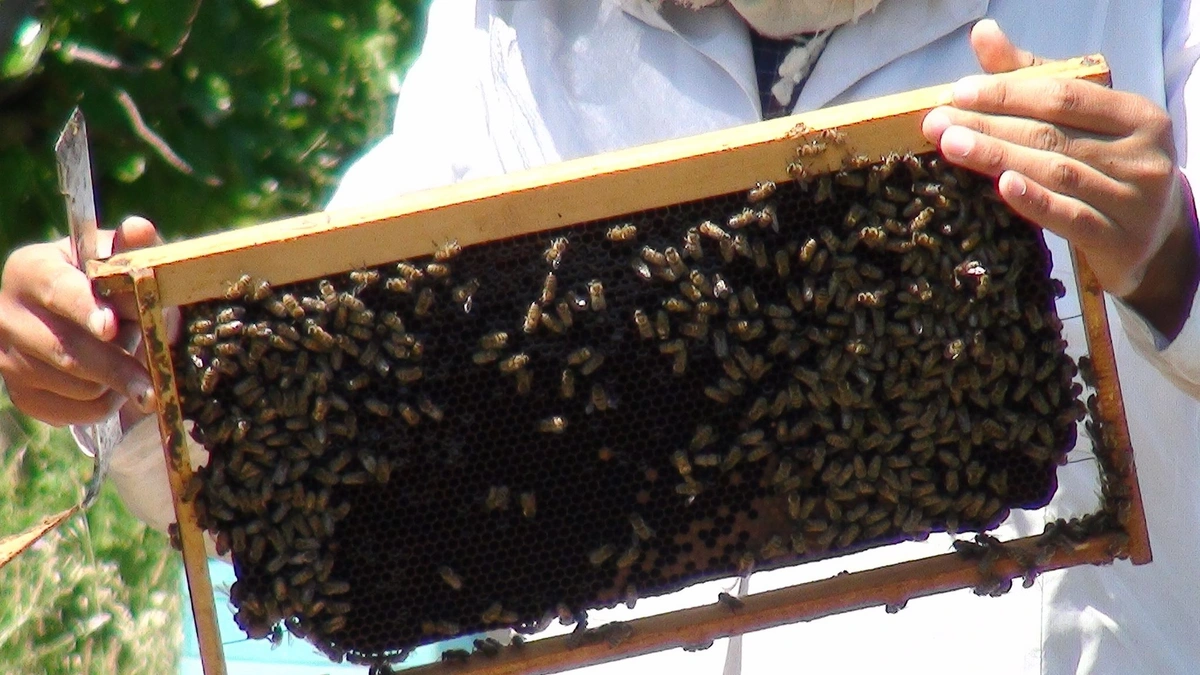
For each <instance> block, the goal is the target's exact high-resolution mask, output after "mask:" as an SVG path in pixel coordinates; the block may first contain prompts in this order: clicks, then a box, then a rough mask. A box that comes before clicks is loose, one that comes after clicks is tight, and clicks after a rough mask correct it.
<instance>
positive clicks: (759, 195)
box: [746, 180, 775, 204]
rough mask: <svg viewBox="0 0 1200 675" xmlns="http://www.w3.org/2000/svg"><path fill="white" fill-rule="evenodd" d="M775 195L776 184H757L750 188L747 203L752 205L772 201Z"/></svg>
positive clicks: (771, 182) (769, 182) (765, 182)
mask: <svg viewBox="0 0 1200 675" xmlns="http://www.w3.org/2000/svg"><path fill="white" fill-rule="evenodd" d="M774 194H775V183H774V182H773V181H769V180H768V181H763V182H759V183H756V184H755V185H754V187H752V188H750V192H749V193H748V194H747V195H746V199H747V201H749V202H750V203H751V204H757V203H758V202H762V201H765V200H767V199H770V198H771V197H772V196H773V195H774Z"/></svg>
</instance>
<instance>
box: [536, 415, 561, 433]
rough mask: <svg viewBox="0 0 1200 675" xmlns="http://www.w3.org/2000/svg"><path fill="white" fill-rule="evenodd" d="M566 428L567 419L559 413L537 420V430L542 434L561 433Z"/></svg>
mask: <svg viewBox="0 0 1200 675" xmlns="http://www.w3.org/2000/svg"><path fill="white" fill-rule="evenodd" d="M566 430H567V420H566V418H564V417H562V416H560V415H554V416H552V417H547V418H546V419H544V420H542V421H540V422H538V431H540V432H542V433H544V434H561V433H563V432H564V431H566Z"/></svg>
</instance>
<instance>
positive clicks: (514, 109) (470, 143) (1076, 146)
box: [0, 0, 1200, 675]
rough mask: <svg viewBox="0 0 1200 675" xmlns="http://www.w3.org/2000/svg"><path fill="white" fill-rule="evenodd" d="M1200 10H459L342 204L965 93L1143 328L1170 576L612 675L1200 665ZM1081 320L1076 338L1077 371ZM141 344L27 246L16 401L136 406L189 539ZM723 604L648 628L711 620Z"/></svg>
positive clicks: (946, 610)
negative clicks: (1022, 74)
mask: <svg viewBox="0 0 1200 675" xmlns="http://www.w3.org/2000/svg"><path fill="white" fill-rule="evenodd" d="M1197 14H1200V9H1198V10H1195V11H1193V9H1192V7H1191V5H1190V3H1189V2H1187V1H1186V0H1176V1H1170V0H1161V1H1155V0H1111V1H1110V2H1104V3H1096V2H1090V1H1086V0H1061V1H1059V2H1042V1H1039V0H992V1H991V2H988V1H987V0H882V1H880V0H730V1H729V2H715V1H713V0H586V1H585V0H571V1H568V0H491V1H488V0H479V1H477V2H468V1H467V0H436V1H435V2H434V3H433V6H432V8H431V10H430V12H429V30H428V37H427V38H426V40H425V43H424V49H423V53H422V55H421V57H420V58H419V59H418V61H417V62H416V64H415V65H414V66H413V68H412V70H411V72H410V73H409V74H408V76H407V79H406V81H405V83H404V86H403V88H402V91H401V94H400V100H399V104H398V109H397V113H396V124H395V131H394V133H393V134H392V135H391V136H389V137H387V138H386V139H383V140H382V141H381V142H380V143H379V145H378V146H376V147H375V148H374V149H373V150H372V151H370V152H369V153H368V154H367V155H366V156H364V157H363V158H362V159H361V160H359V161H358V162H357V163H356V164H355V165H354V166H353V167H351V168H350V170H349V171H348V173H347V174H346V177H345V179H344V181H343V183H342V185H341V188H340V190H339V191H338V193H337V195H336V196H335V197H334V199H333V202H332V203H331V204H330V207H331V208H337V207H347V206H352V205H353V206H357V205H362V204H365V203H367V202H370V201H374V200H379V199H384V198H387V197H389V196H394V195H397V194H401V193H405V192H410V191H414V190H419V189H423V188H428V187H433V186H437V185H444V184H448V183H453V182H458V181H463V180H469V179H472V178H478V177H483V176H489V175H495V174H500V173H508V172H513V171H519V170H522V169H526V168H530V167H533V166H538V165H543V164H548V163H552V162H557V161H562V160H566V159H572V158H577V157H583V156H586V155H591V154H594V153H599V152H605V151H609V150H616V149H620V148H626V147H629V146H634V145H639V144H644V143H651V142H655V141H660V140H664V139H668V138H675V137H680V136H687V135H692V134H697V133H701V132H706V131H712V130H717V129H724V128H728V127H733V126H736V125H740V124H746V123H750V122H754V121H757V120H760V119H762V118H763V117H764V116H774V115H778V114H781V113H788V112H791V111H797V112H799V111H805V110H812V109H815V108H820V107H824V106H829V105H836V104H839V103H845V102H849V101H854V100H860V99H866V98H871V97H875V96H880V95H884V94H890V93H894V92H898V91H904V90H909V89H914V88H917V87H923V86H927V85H933V84H940V83H946V82H954V81H956V80H957V81H958V85H957V87H956V89H955V97H954V106H952V107H948V108H945V109H939V110H936V111H934V112H933V113H931V114H930V115H928V116H927V117H926V119H925V121H924V131H925V133H926V135H927V136H928V137H929V138H930V139H931V140H933V141H935V142H937V143H938V145H939V148H940V149H941V151H942V152H943V154H944V155H945V156H946V157H947V158H948V159H949V160H950V161H953V162H955V163H958V164H961V165H963V166H966V167H969V168H971V169H975V170H979V171H983V172H985V173H988V174H990V175H993V176H995V177H996V178H997V180H998V185H999V190H1000V192H1001V194H1002V195H1003V197H1004V198H1005V200H1006V201H1008V203H1009V204H1010V205H1011V206H1012V207H1013V208H1014V209H1016V210H1017V211H1019V212H1021V213H1023V214H1025V215H1026V216H1028V217H1029V218H1030V219H1031V220H1033V221H1034V222H1037V223H1039V224H1040V225H1042V226H1043V227H1045V228H1046V230H1047V231H1048V233H1047V239H1048V241H1049V243H1050V247H1051V249H1052V251H1053V254H1054V259H1055V265H1056V267H1055V274H1056V276H1058V277H1059V278H1062V279H1064V280H1065V281H1068V286H1072V285H1073V284H1071V283H1070V280H1071V279H1072V278H1073V277H1072V274H1071V272H1070V260H1069V257H1068V255H1067V249H1066V244H1065V242H1064V241H1063V239H1061V238H1060V237H1059V236H1057V235H1061V236H1063V237H1066V238H1067V239H1070V240H1072V241H1074V242H1075V243H1076V244H1077V245H1078V246H1079V247H1080V248H1081V249H1082V250H1083V251H1084V253H1085V255H1086V256H1087V258H1088V260H1089V261H1090V262H1091V264H1092V265H1093V267H1095V269H1096V270H1097V272H1098V273H1099V275H1100V279H1101V282H1102V283H1103V284H1104V286H1105V288H1106V289H1107V290H1108V291H1109V292H1110V293H1111V294H1112V298H1113V303H1112V311H1110V314H1111V315H1112V316H1113V318H1114V319H1117V318H1119V322H1120V325H1121V326H1122V328H1123V330H1119V331H1116V332H1115V333H1114V342H1115V347H1116V351H1117V359H1118V364H1119V369H1120V379H1121V386H1122V389H1123V392H1124V397H1125V405H1126V410H1127V414H1128V417H1129V425H1130V431H1131V434H1132V439H1133V445H1134V447H1135V448H1136V461H1137V469H1138V474H1139V477H1140V480H1141V483H1142V486H1143V498H1144V500H1145V509H1146V519H1147V521H1148V523H1149V527H1150V535H1151V542H1152V546H1153V549H1154V563H1153V564H1151V565H1148V566H1143V567H1134V566H1132V565H1129V564H1127V563H1123V562H1120V563H1117V564H1114V565H1112V566H1110V567H1103V568H1098V567H1083V568H1075V569H1071V570H1068V571H1065V572H1057V573H1051V574H1046V575H1044V576H1042V577H1041V578H1040V579H1039V580H1038V582H1037V583H1036V584H1035V585H1034V586H1033V587H1032V588H1029V589H1019V588H1018V589H1016V590H1014V591H1012V592H1011V593H1009V594H1008V595H1006V596H1004V597H1002V598H999V599H991V598H977V597H974V596H973V595H972V594H971V593H970V592H965V591H964V592H956V593H950V594H946V595H942V596H937V597H933V598H926V599H921V600H915V601H913V602H911V603H909V606H908V607H907V608H906V609H904V610H903V611H902V612H900V613H899V614H897V615H894V616H893V615H888V614H885V613H884V612H883V610H882V609H878V608H876V609H870V610H861V611H856V612H851V613H847V614H843V615H839V616H835V617H832V618H828V619H823V620H820V621H816V622H812V623H809V624H800V625H796V626H788V627H783V628H777V629H772V630H767V631H763V632H760V633H754V634H750V635H747V636H745V637H744V638H739V639H733V640H726V641H720V642H718V643H717V645H715V646H714V647H713V648H711V649H708V650H706V651H702V652H697V653H684V652H680V651H672V652H665V653H661V654H655V655H650V656H646V657H639V658H637V659H633V660H630V661H626V662H622V663H617V664H608V665H605V666H598V667H595V668H594V669H589V672H613V673H617V672H620V673H622V674H623V675H629V674H630V673H662V672H672V673H674V672H696V673H714V674H715V673H721V672H725V673H730V674H734V673H746V674H752V673H753V674H757V673H764V674H765V673H776V672H781V671H783V672H788V671H791V670H795V671H801V670H802V671H803V672H826V673H834V672H836V673H873V672H911V673H956V674H957V673H962V672H970V673H974V674H983V673H997V674H1004V675H1012V674H1014V673H1042V672H1044V673H1050V674H1060V673H1063V674H1065V673H1092V674H1100V673H1112V674H1114V675H1115V674H1121V675H1127V674H1133V673H1154V674H1161V673H1180V674H1182V673H1194V672H1196V668H1197V664H1200V639H1196V635H1195V631H1196V627H1197V626H1200V585H1198V584H1196V583H1195V579H1194V577H1195V561H1197V560H1200V537H1197V536H1196V533H1195V524H1196V522H1197V519H1198V518H1200V489H1198V488H1200V452H1198V444H1197V440H1198V439H1197V433H1198V430H1200V415H1198V413H1200V407H1198V404H1197V402H1196V401H1195V400H1193V399H1192V398H1189V397H1188V396H1187V395H1185V393H1184V392H1188V393H1190V394H1191V395H1192V396H1200V358H1195V357H1194V355H1195V354H1196V353H1197V351H1198V350H1200V317H1197V316H1195V315H1196V312H1195V311H1194V310H1193V302H1194V296H1195V289H1196V279H1197V231H1196V220H1195V209H1194V206H1193V205H1192V196H1191V190H1190V188H1189V187H1188V184H1187V181H1186V179H1185V175H1186V174H1187V173H1188V171H1189V161H1188V160H1189V157H1188V149H1189V147H1190V146H1191V143H1190V142H1189V141H1190V139H1191V138H1193V137H1194V136H1196V135H1197V132H1196V131H1194V130H1193V129H1192V128H1191V126H1190V125H1189V121H1190V118H1189V114H1188V113H1189V110H1188V104H1189V103H1195V104H1196V105H1200V102H1197V101H1196V99H1197V97H1200V92H1198V91H1197V88H1198V87H1200V80H1197V81H1193V79H1192V73H1193V70H1194V67H1195V63H1196V60H1197V56H1198V55H1200V46H1198V45H1197V44H1196V38H1195V37H1194V36H1193V27H1194V26H1195V25H1196V23H1197V21H1200V17H1198V16H1197ZM984 19H994V20H995V21H994V22H993V21H991V20H986V21H985V20H984ZM997 24H998V25H997ZM1001 27H1002V28H1003V31H1004V32H1003V33H1002V32H1001ZM1014 45H1017V46H1019V47H1020V48H1019V49H1018V48H1017V47H1016V46H1014ZM1025 50H1028V51H1025ZM1095 52H1100V53H1103V54H1104V56H1105V57H1106V58H1107V59H1108V62H1109V64H1110V66H1111V68H1112V73H1113V90H1111V91H1109V90H1105V89H1103V88H1101V87H1099V86H1096V85H1090V84H1083V83H1074V82H1063V81H1054V80H1032V81H1025V82H1021V83H1015V82H1010V83H1001V82H998V81H996V80H994V79H989V78H978V77H973V78H971V77H967V76H970V75H973V74H978V73H981V72H1000V71H1007V70H1012V69H1016V68H1020V67H1023V66H1027V65H1030V64H1032V63H1033V62H1034V60H1035V55H1036V57H1041V58H1057V57H1068V56H1077V55H1083V54H1089V53H1095ZM960 78H967V79H960ZM117 237H118V239H119V241H118V246H119V247H122V246H123V247H136V246H140V245H146V244H148V243H150V242H151V241H152V240H153V237H154V231H153V227H152V226H151V225H150V224H149V223H146V222H145V221H142V220H138V219H135V220H131V221H129V222H127V223H126V224H124V225H123V226H122V228H120V229H119V232H118V235H117ZM1069 297H1070V296H1069ZM1117 298H1121V299H1120V300H1118V299H1117ZM1072 311H1075V312H1076V313H1077V306H1074V305H1072V302H1071V301H1070V300H1067V301H1064V302H1061V303H1060V304H1059V312H1060V315H1062V316H1063V317H1064V318H1068V317H1070V316H1071V315H1072V314H1071V313H1072ZM1078 324H1079V322H1078V321H1075V322H1071V321H1068V322H1067V332H1068V335H1067V337H1068V339H1069V340H1070V341H1071V343H1072V349H1073V351H1074V352H1075V353H1079V351H1080V350H1081V349H1082V333H1081V329H1080V327H1079V325H1078ZM115 334H116V318H115V315H114V314H113V312H112V311H111V310H110V309H109V308H105V307H103V306H100V305H97V304H96V301H95V300H93V299H92V297H91V293H90V288H89V286H88V284H87V282H86V279H84V278H83V276H82V275H81V274H79V273H78V272H77V271H76V270H75V269H74V268H73V267H72V266H71V265H70V260H69V256H68V252H67V247H66V245H65V244H63V243H62V242H58V243H51V244H41V245H35V246H31V247H27V248H26V249H22V250H21V251H19V252H17V253H14V254H13V256H12V257H11V258H10V260H9V261H8V263H7V264H6V266H5V270H4V277H3V283H2V285H0V347H2V348H3V352H2V353H0V374H2V375H3V377H4V379H5V381H6V383H7V385H8V388H9V391H10V393H11V394H12V398H13V400H14V402H16V403H17V405H18V406H19V407H20V408H21V409H22V410H24V411H26V412H28V413H29V414H32V415H34V416H36V417H40V418H42V419H45V420H48V421H51V422H54V423H59V424H62V423H76V424H82V423H90V422H94V421H96V420H98V419H100V418H103V417H104V416H105V415H106V414H107V413H108V412H110V411H111V409H113V408H115V407H117V406H119V405H120V404H121V403H123V402H125V401H126V400H129V401H130V402H129V403H127V404H126V405H125V420H124V423H123V424H122V427H123V428H124V430H125V438H124V440H123V441H122V442H121V446H120V448H119V450H120V452H119V453H118V457H117V459H116V460H115V461H114V467H113V471H114V480H116V482H117V483H118V486H119V487H121V488H122V494H123V496H124V497H125V499H126V500H127V501H128V502H129V504H130V506H131V508H132V509H133V510H134V511H135V512H136V513H138V515H139V516H141V517H142V518H144V519H146V520H147V521H149V522H151V523H152V524H155V525H156V526H158V527H163V526H165V524H166V523H167V522H169V521H170V520H171V519H172V515H171V507H170V499H169V496H168V495H167V494H166V492H165V486H166V480H165V478H164V477H163V476H162V473H163V471H164V469H163V466H162V459H161V454H160V450H159V447H158V439H157V431H156V430H155V428H154V425H153V424H152V423H149V424H147V423H141V424H137V420H138V419H140V418H141V417H142V415H144V412H143V411H144V410H145V409H147V403H148V401H147V396H148V393H147V390H148V379H147V378H146V375H145V373H144V371H142V370H141V369H140V366H139V365H138V364H137V362H136V360H134V359H132V358H130V357H128V356H127V355H125V354H124V353H122V352H121V351H120V350H119V349H118V348H116V347H114V346H113V345H112V343H111V340H112V339H113V338H114V337H115ZM1172 382H1173V383H1175V384H1176V385H1178V387H1174V386H1171V383H1172ZM85 436H86V434H82V433H81V434H80V437H81V438H85ZM84 442H85V444H86V443H87V441H86V439H85V441H84ZM1095 473H1096V469H1095V466H1094V462H1090V461H1079V462H1073V463H1070V464H1068V465H1067V466H1064V467H1062V468H1061V469H1060V473H1059V476H1060V483H1061V484H1062V486H1063V489H1061V490H1060V492H1059V496H1058V497H1056V500H1055V502H1053V503H1052V504H1051V505H1050V507H1048V509H1046V510H1044V511H1039V512H1036V513H1032V514H1028V513H1026V514H1018V515H1016V516H1014V517H1013V518H1012V519H1010V521H1009V522H1008V523H1006V524H1005V525H1004V526H1003V528H1002V534H1003V535H1005V536H1011V535H1014V534H1028V533H1030V532H1036V531H1040V529H1041V524H1042V522H1043V519H1046V518H1053V517H1057V516H1059V515H1064V514H1065V515H1072V514H1080V513H1084V512H1086V511H1087V510H1088V509H1089V506H1090V504H1089V500H1092V501H1093V502H1094V495H1093V494H1091V490H1092V489H1093V488H1092V487H1091V486H1093V485H1094V483H1095ZM155 488H159V489H155ZM946 548H947V540H946V539H945V538H939V537H933V538H931V539H930V540H929V541H928V542H925V543H921V544H917V543H909V544H902V545H898V546H893V547H887V548H884V549H880V550H876V551H868V552H865V553H862V554H858V555H855V556H849V557H842V558H837V559H834V560H832V561H826V562H822V563H815V564H809V565H804V566H801V567H800V568H797V569H795V570H783V571H777V572H771V573H766V574H760V575H755V576H754V577H753V579H752V581H753V584H752V588H751V589H750V590H751V591H757V590H763V589H766V588H771V587H777V586H780V585H788V584H791V583H795V582H797V581H801V580H804V579H808V578H812V577H816V576H820V575H828V574H835V573H837V572H838V571H840V570H841V569H857V568H862V567H869V566H874V565H878V564H882V563H886V562H890V561H893V560H896V559H900V558H903V557H908V556H913V555H929V554H935V553H942V552H944V551H945V550H946ZM710 586H711V585H704V586H702V587H700V588H698V589H694V590H692V591H690V592H688V591H685V592H684V593H682V594H679V595H677V596H674V597H672V598H669V599H664V600H661V601H658V602H656V603H645V602H644V603H642V604H639V605H638V611H639V612H641V611H643V610H644V609H646V608H647V607H649V608H650V609H653V610H660V611H661V610H663V609H670V608H673V607H675V606H679V605H682V604H689V603H690V604H699V603H707V602H711V601H712V600H713V596H712V590H711V587H710ZM743 590H744V588H743Z"/></svg>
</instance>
